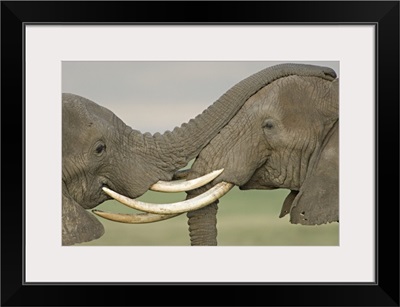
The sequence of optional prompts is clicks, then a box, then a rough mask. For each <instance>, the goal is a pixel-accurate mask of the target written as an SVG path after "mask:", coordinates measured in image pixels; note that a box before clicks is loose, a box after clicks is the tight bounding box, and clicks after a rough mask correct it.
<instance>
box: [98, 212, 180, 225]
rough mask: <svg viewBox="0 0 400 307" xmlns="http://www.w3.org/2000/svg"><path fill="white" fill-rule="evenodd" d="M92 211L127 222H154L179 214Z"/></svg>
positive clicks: (107, 217)
mask: <svg viewBox="0 0 400 307" xmlns="http://www.w3.org/2000/svg"><path fill="white" fill-rule="evenodd" d="M92 212H93V213H94V214H96V215H98V216H101V217H102V218H105V219H107V220H110V221H114V222H120V223H128V224H145V223H154V222H158V221H163V220H167V219H170V218H173V217H176V216H178V215H179V214H151V213H138V214H125V213H111V212H105V211H101V210H92Z"/></svg>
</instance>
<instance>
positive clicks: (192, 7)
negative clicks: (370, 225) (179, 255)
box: [1, 1, 399, 306]
mask: <svg viewBox="0 0 400 307" xmlns="http://www.w3.org/2000/svg"><path fill="white" fill-rule="evenodd" d="M182 12H184V14H182ZM28 23H39V24H40V23H42V24H52V23H56V24H70V23H77V24H80V23H85V24H87V23H89V24H101V23H122V24H124V23H135V24H177V25H180V24H226V25H235V24H334V25H338V24H343V25H353V24H370V25H374V26H375V29H376V31H375V36H376V46H375V48H376V49H375V52H376V89H377V90H376V118H375V120H376V127H377V129H376V142H375V143H376V148H375V156H376V165H375V172H376V182H375V187H376V193H375V194H376V199H375V201H376V229H377V231H376V242H377V248H376V251H375V256H376V282H375V283H366V284H362V283H361V284H360V283H357V284H353V283H317V284H311V283H298V284H296V283H293V284H288V283H266V284H263V283H142V284H124V283H117V284H108V283H99V284H79V283H76V284H40V285H32V284H25V283H24V276H23V269H24V255H23V252H24V241H23V233H22V232H23V223H24V216H23V206H24V191H25V190H24V189H25V182H24V170H25V151H24V144H25V143H24V142H25V131H24V128H23V127H24V120H25V118H24V25H25V24H28ZM1 77H2V78H1V131H2V133H1V148H2V151H1V174H2V176H1V179H2V180H1V192H2V193H1V305H2V306H126V305H128V306H129V305H143V306H150V305H152V306H169V305H174V306H181V305H185V306H200V305H204V306H210V305H221V306H222V305H224V306H225V305H226V306H256V305H257V306H314V305H319V306H399V197H398V196H399V195H398V194H399V193H398V191H399V182H398V175H399V172H398V170H399V164H398V161H399V152H398V148H399V144H398V141H399V2H398V1H338V2H336V1H294V2H290V1H254V2H251V1H246V2H240V1H237V2H236V1H232V2H230V1H221V2H219V1H215V2H196V1H193V2H191V1H189V2H168V1H162V2H155V1H137V2H135V1H121V2H119V1H110V2H108V1H99V2H97V1H88V2H85V1H29V2H25V1H2V2H1ZM354 227H357V224H356V223H355V224H354ZM148 291H150V293H153V294H152V295H149V294H148ZM160 292H161V293H160ZM156 293H157V294H156ZM158 293H159V294H158ZM183 294H184V295H183Z"/></svg>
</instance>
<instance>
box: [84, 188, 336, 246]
mask: <svg viewBox="0 0 400 307" xmlns="http://www.w3.org/2000/svg"><path fill="white" fill-rule="evenodd" d="M288 193H289V191H288V190H273V191H257V190H252V191H240V190H239V189H238V188H236V187H235V188H234V189H233V190H232V191H230V192H229V193H228V194H227V195H225V196H224V197H223V198H221V199H220V202H219V204H218V207H219V210H218V216H217V219H218V223H217V227H218V245H220V246H317V245H325V246H337V245H339V224H338V223H331V224H327V225H321V226H302V225H293V224H291V223H290V222H289V217H288V216H285V217H284V218H279V213H280V210H281V206H282V203H283V200H284V199H285V197H286V195H287V194H288ZM185 196H186V194H185V193H177V194H165V193H156V192H151V191H149V192H147V193H146V194H144V195H143V196H142V197H140V198H139V199H140V200H144V201H148V202H153V203H161V202H174V201H180V200H184V199H185ZM97 209H100V210H104V211H111V212H120V213H134V212H136V211H135V210H132V209H130V208H127V207H125V206H124V205H121V204H119V203H118V202H116V201H107V202H105V203H103V204H101V205H100V206H98V207H97ZM99 220H100V221H101V222H102V223H103V224H104V227H105V230H106V232H105V234H104V236H103V237H101V238H100V239H98V240H95V241H92V242H87V243H84V244H80V245H82V246H83V245H84V246H95V245H96V246H116V245H125V246H126V245H135V246H188V245H190V239H189V231H188V225H187V217H186V214H182V215H180V216H178V217H175V218H172V219H169V220H165V221H161V222H157V223H151V224H123V223H116V222H111V221H108V220H105V219H102V218H99Z"/></svg>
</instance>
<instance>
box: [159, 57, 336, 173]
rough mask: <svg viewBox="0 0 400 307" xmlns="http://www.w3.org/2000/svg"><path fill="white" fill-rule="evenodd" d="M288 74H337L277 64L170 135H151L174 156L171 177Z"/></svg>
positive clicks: (229, 92)
mask: <svg viewBox="0 0 400 307" xmlns="http://www.w3.org/2000/svg"><path fill="white" fill-rule="evenodd" d="M290 75H299V76H317V77H321V78H324V79H327V80H333V79H335V78H336V73H335V72H334V71H333V70H332V69H330V68H327V67H320V66H315V65H304V64H280V65H276V66H272V67H268V68H266V69H264V70H261V71H259V72H258V73H255V74H253V75H251V76H250V77H248V78H246V79H244V80H242V81H240V82H239V83H237V84H236V85H234V86H233V87H232V88H231V89H229V90H228V91H227V92H226V93H225V94H223V95H222V96H221V97H220V98H219V99H218V100H217V101H216V102H214V104H212V105H211V106H210V107H208V108H207V109H206V110H205V111H204V112H203V113H202V114H200V115H198V116H197V117H196V118H194V119H192V120H190V121H189V122H188V123H186V124H183V125H182V126H181V127H176V128H175V129H174V130H173V131H172V132H170V131H167V132H165V133H164V134H162V135H161V134H155V135H154V136H153V137H154V141H155V142H156V144H158V145H157V146H159V147H160V148H162V152H163V153H164V155H166V156H168V157H173V159H171V161H168V171H169V173H170V176H171V177H172V175H173V173H174V172H175V171H176V170H177V169H179V168H182V167H184V166H185V165H186V164H187V163H188V162H189V161H190V160H192V159H193V158H195V157H196V156H197V155H198V154H199V152H200V151H201V150H202V149H203V148H204V147H205V146H206V145H207V144H208V143H209V142H210V141H211V140H212V139H213V138H214V137H215V136H216V135H217V134H218V132H219V131H220V130H221V129H222V128H223V127H224V126H225V125H226V124H227V123H228V122H229V121H230V120H231V119H232V117H234V116H235V114H236V113H237V112H238V111H239V110H240V108H241V107H242V106H243V104H244V103H245V102H246V101H247V100H248V99H249V98H250V97H251V96H252V95H254V94H255V93H256V92H257V91H259V90H260V89H261V88H263V87H264V86H266V85H268V84H270V83H271V82H273V81H275V80H277V79H279V78H283V77H287V76H290Z"/></svg>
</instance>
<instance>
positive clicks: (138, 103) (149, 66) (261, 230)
mask: <svg viewBox="0 0 400 307" xmlns="http://www.w3.org/2000/svg"><path fill="white" fill-rule="evenodd" d="M290 62H294V63H308V64H315V65H322V66H328V67H331V68H333V69H334V70H335V71H336V73H337V74H338V76H339V62H337V61H327V62H319V61H315V62H296V61H290ZM280 63H283V62H270V61H268V62H259V61H234V62H231V61H222V62H221V61H218V62H212V61H192V62H185V61H176V62H175V61H174V62H172V61H171V62H164V61H163V62H159V61H153V62H146V61H137V62H135V61H131V62H122V61H101V62H99V61H85V62H79V61H63V62H62V91H63V92H64V93H66V92H68V93H74V94H77V95H81V96H83V97H85V98H88V99H90V100H93V101H94V102H96V103H98V104H100V105H102V106H104V107H106V108H108V109H110V110H111V111H113V112H114V113H115V114H116V115H117V116H118V117H119V118H121V119H122V120H123V121H124V122H125V123H126V124H127V125H129V126H131V127H132V128H133V129H136V130H139V131H141V132H150V133H155V132H160V133H163V132H165V131H166V130H172V129H173V128H174V127H175V126H180V125H181V124H182V123H184V122H187V121H189V120H190V119H191V118H194V117H195V116H196V115H197V114H199V113H201V112H202V111H203V110H204V109H206V108H207V107H208V106H209V105H211V104H212V103H213V102H214V101H215V100H217V99H218V98H219V97H220V96H221V95H222V94H224V93H225V92H226V91H227V90H228V89H229V88H231V87H232V86H233V85H235V84H236V83H237V82H239V81H240V80H242V79H244V78H246V77H248V76H250V75H251V74H253V73H256V72H258V71H260V70H262V69H264V68H266V67H269V66H272V65H276V64H280ZM288 193H289V190H285V189H280V190H273V191H261V190H260V191H257V190H252V191H240V190H239V189H238V188H234V189H233V190H231V191H230V192H229V193H228V194H227V195H225V196H224V197H222V198H221V199H220V202H219V205H218V206H219V210H218V216H217V218H218V224H217V227H218V245H221V246H268V245H272V246H296V245H299V246H300V245H301V246H307V245H310V246H316V245H325V246H329V245H339V224H338V223H332V224H328V225H320V226H302V225H293V224H290V222H289V217H288V216H285V217H284V218H279V213H280V210H281V206H282V204H283V200H284V199H285V197H286V195H287V194H288ZM185 197H186V194H185V193H176V194H166V193H156V192H152V191H149V192H147V193H145V194H144V195H143V196H141V197H140V198H139V199H140V200H143V201H148V202H153V203H161V202H163V203H165V202H174V201H181V200H184V199H185ZM97 209H100V210H104V211H112V212H121V213H134V212H135V211H134V210H133V209H130V208H127V207H125V206H123V205H121V204H119V203H118V202H116V201H112V200H110V201H107V202H105V203H103V204H101V205H99V206H98V207H97ZM98 219H99V220H100V221H101V222H102V223H103V224H104V227H105V229H106V232H105V235H104V236H103V237H101V238H100V239H98V240H95V241H92V242H87V243H84V244H80V245H100V246H104V245H107V246H115V245H141V246H151V245H155V246H187V245H190V239H189V232H188V225H187V218H186V214H182V215H180V216H178V217H175V218H172V219H169V220H165V221H161V222H157V223H151V224H141V225H134V224H132V225H131V224H122V223H116V222H111V221H108V220H104V219H101V218H98Z"/></svg>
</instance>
